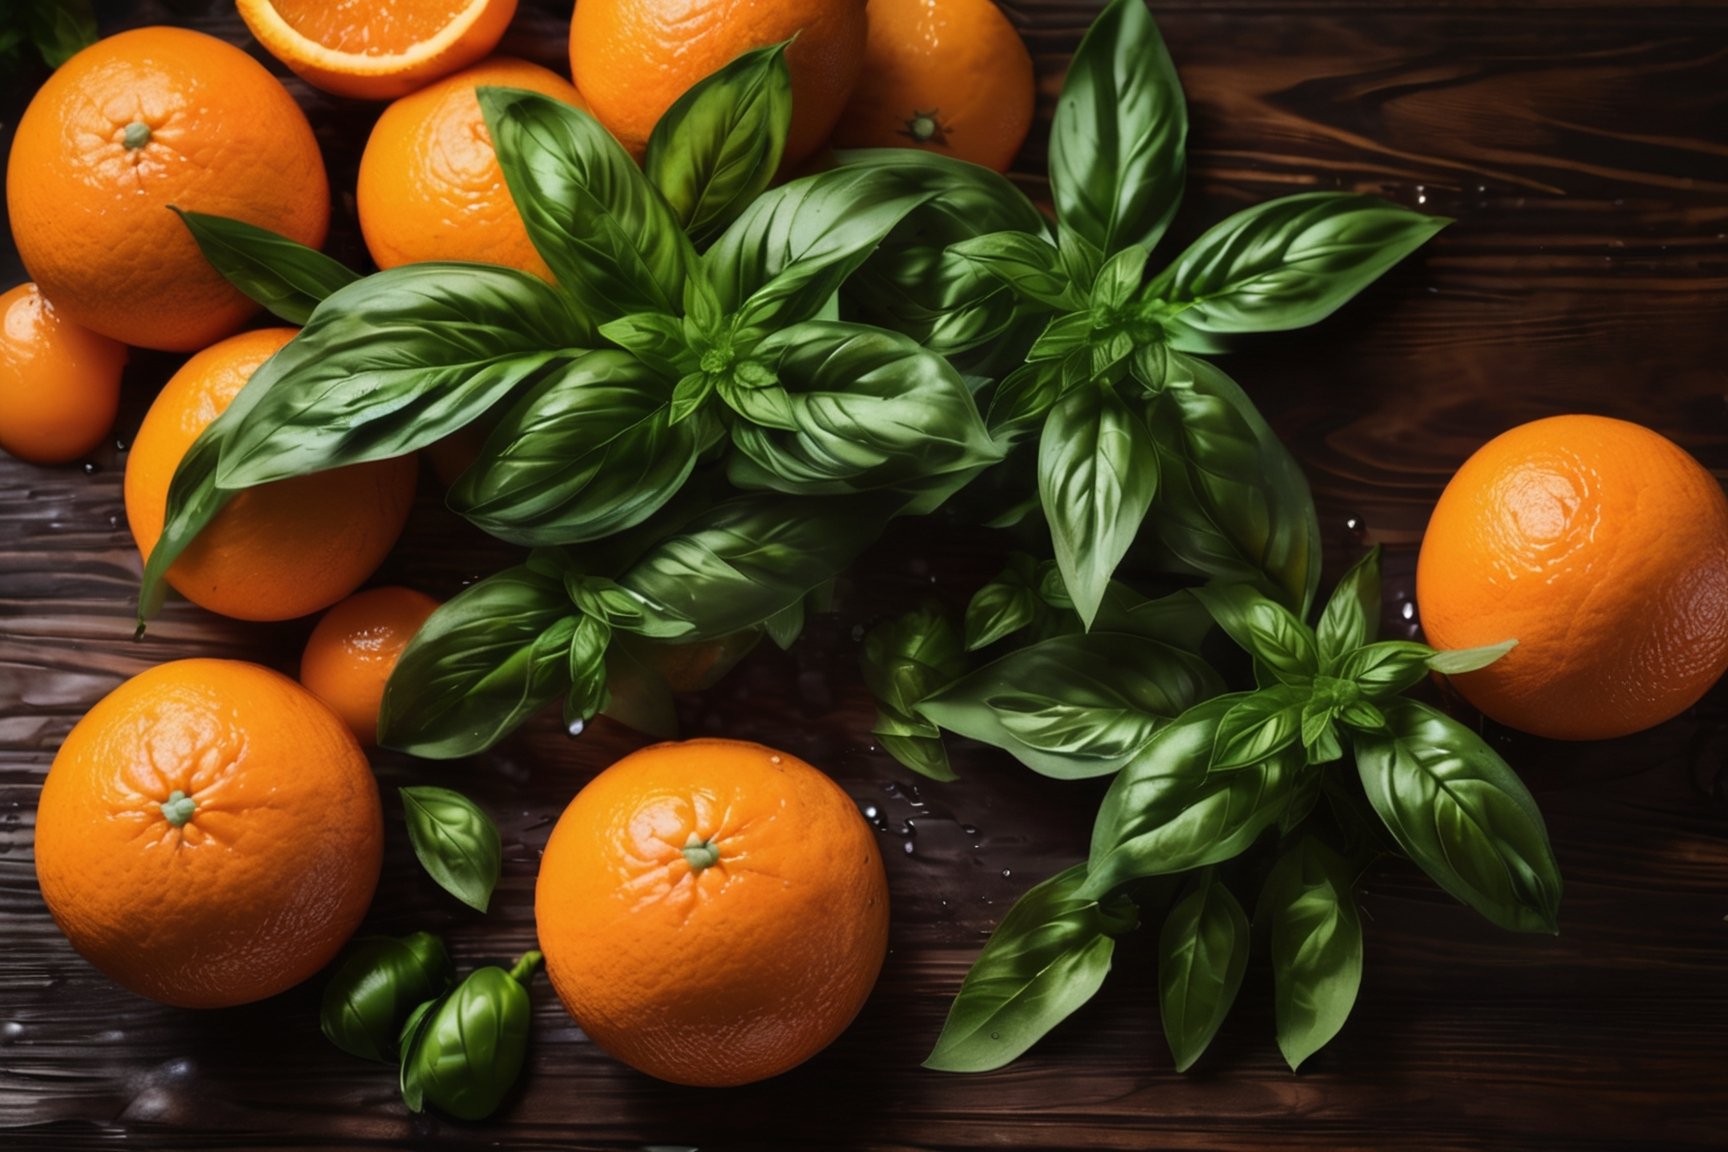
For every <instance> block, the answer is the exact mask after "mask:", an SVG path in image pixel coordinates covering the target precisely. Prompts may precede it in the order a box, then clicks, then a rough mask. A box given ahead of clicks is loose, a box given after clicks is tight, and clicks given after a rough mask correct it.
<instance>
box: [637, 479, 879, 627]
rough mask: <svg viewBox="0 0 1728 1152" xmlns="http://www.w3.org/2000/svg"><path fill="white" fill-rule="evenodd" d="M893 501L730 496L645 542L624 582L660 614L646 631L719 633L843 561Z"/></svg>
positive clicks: (790, 598)
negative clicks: (661, 536) (676, 529)
mask: <svg viewBox="0 0 1728 1152" xmlns="http://www.w3.org/2000/svg"><path fill="white" fill-rule="evenodd" d="M895 507H896V504H895V503H893V502H886V503H885V502H883V501H881V500H877V499H872V498H869V497H852V498H827V499H822V500H800V499H797V498H794V497H787V496H747V497H743V498H741V499H735V500H729V501H726V502H725V503H722V504H719V505H716V506H715V507H714V508H713V509H711V510H710V511H708V512H707V513H705V514H704V515H701V516H698V517H696V518H695V519H694V520H692V521H691V522H690V523H689V524H688V525H686V526H685V527H684V528H683V529H682V530H680V531H679V532H677V533H675V534H674V535H672V536H670V537H668V538H666V539H665V540H663V541H661V542H660V543H659V544H657V545H655V546H654V547H653V548H651V549H649V550H648V551H647V552H646V553H645V554H644V555H643V556H642V557H641V559H639V560H638V561H637V562H636V563H635V564H634V565H633V566H632V567H631V568H630V569H629V570H628V571H627V572H625V573H624V574H623V575H622V576H620V577H619V578H618V583H619V585H620V586H622V587H623V588H625V589H626V590H627V591H630V592H632V593H634V594H636V595H637V596H640V597H641V598H642V599H644V600H645V601H647V602H648V604H649V605H650V606H651V607H652V608H653V609H654V611H655V612H656V613H657V614H658V618H659V619H660V620H662V621H664V623H663V624H662V625H659V626H657V627H656V628H655V629H654V630H653V631H650V632H646V633H644V634H645V635H650V636H655V637H658V638H662V639H674V638H676V639H683V640H690V641H696V640H716V639H719V638H720V637H722V636H726V635H729V634H730V633H733V632H737V631H740V630H742V629H745V628H752V627H754V626H756V625H757V624H760V623H762V622H763V621H764V620H766V619H768V618H769V617H770V616H773V615H774V614H775V613H776V612H779V611H782V610H783V609H785V608H786V607H788V606H789V605H792V604H795V603H797V602H798V601H800V600H802V599H803V598H804V597H805V595H807V594H808V593H809V592H810V590H811V589H813V588H816V587H817V586H819V585H821V584H823V583H824V582H826V581H827V580H829V579H830V578H831V577H833V576H834V575H835V574H837V573H839V572H840V571H842V570H843V569H845V568H846V567H847V566H848V565H849V564H851V563H852V561H853V560H855V559H856V558H857V557H858V555H859V553H861V552H863V551H864V549H865V548H867V547H869V545H870V544H871V543H872V542H873V541H874V540H875V539H876V537H877V536H879V535H880V534H881V532H882V528H883V526H884V525H885V524H887V522H888V518H889V516H890V515H891V514H892V513H893V511H894V510H895Z"/></svg>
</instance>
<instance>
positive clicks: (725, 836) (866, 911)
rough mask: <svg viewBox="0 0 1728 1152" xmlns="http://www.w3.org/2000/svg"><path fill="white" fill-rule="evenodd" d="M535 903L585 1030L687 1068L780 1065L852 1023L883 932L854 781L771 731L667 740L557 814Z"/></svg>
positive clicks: (881, 890)
mask: <svg viewBox="0 0 1728 1152" xmlns="http://www.w3.org/2000/svg"><path fill="white" fill-rule="evenodd" d="M535 918H536V922H537V925H538V931H539V936H540V947H541V950H542V951H543V952H544V953H545V954H546V964H547V972H548V974H549V975H550V977H551V980H552V985H553V987H554V988H555V989H556V990H557V992H558V995H559V997H560V999H562V1000H563V1002H564V1005H565V1007H567V1008H568V1009H569V1010H570V1011H571V1013H572V1014H573V1015H574V1016H575V1017H576V1019H577V1021H578V1022H579V1023H580V1024H581V1025H582V1027H583V1029H584V1030H585V1031H586V1032H587V1033H588V1035H589V1036H590V1037H591V1038H592V1039H593V1040H594V1041H595V1043H597V1044H599V1045H600V1046H601V1047H602V1048H604V1049H605V1050H606V1051H608V1052H610V1053H611V1054H612V1055H614V1056H616V1057H618V1058H619V1059H621V1060H623V1061H625V1062H626V1063H628V1064H630V1065H632V1066H634V1067H636V1068H638V1069H641V1070H642V1071H645V1072H648V1073H649V1074H651V1075H654V1076H658V1077H660V1078H662V1079H665V1080H671V1081H673V1082H675V1083H680V1084H697V1085H725V1084H744V1083H749V1082H751V1081H754V1080H760V1079H763V1078H765V1077H768V1076H773V1075H777V1074H778V1073H781V1072H784V1071H786V1070H787V1069H789V1068H791V1067H793V1066H795V1065H797V1064H799V1063H801V1062H802V1061H804V1060H806V1059H808V1058H809V1057H810V1056H812V1055H814V1054H815V1053H816V1052H818V1051H820V1050H821V1049H822V1048H823V1047H825V1046H826V1045H827V1044H828V1043H830V1042H831V1041H832V1040H833V1039H834V1038H835V1037H836V1036H838V1035H839V1034H840V1032H841V1031H842V1030H844V1029H845V1027H846V1025H847V1024H849V1023H850V1022H851V1020H852V1019H853V1017H854V1016H855V1015H856V1014H857V1012H858V1010H859V1008H860V1007H861V1006H862V1005H863V1003H864V1000H865V998H866V997H867V996H868V995H869V992H870V989H871V987H872V986H873V985H874V983H875V980H876V975H877V972H878V971H879V970H880V968H881V965H882V960H883V957H884V955H885V952H886V948H887V930H888V891H887V882H886V878H885V874H884V872H883V868H882V859H881V856H880V854H879V852H878V851H877V848H876V843H875V840H874V837H873V834H872V832H871V830H870V828H869V826H868V825H867V824H866V823H865V821H864V820H863V818H862V817H861V816H860V815H859V813H858V810H857V807H856V806H855V805H854V804H853V802H852V801H851V799H850V798H848V797H847V795H846V794H845V792H844V791H842V790H841V789H840V787H839V786H838V785H836V784H835V783H834V782H833V781H831V780H829V779H828V778H827V777H826V776H824V775H823V774H822V773H820V772H818V771H817V770H815V769H814V768H811V767H810V766H809V765H808V764H805V763H804V762H803V761H801V760H799V759H797V758H796V757H793V756H790V755H787V754H785V753H781V752H775V751H774V750H772V749H769V748H764V747H763V746H761V745H759V744H750V743H745V742H741V741H733V740H691V741H687V742H684V743H679V744H658V745H655V746H653V747H650V748H645V749H643V750H641V751H639V752H636V753H633V754H632V755H630V756H627V757H625V758H624V759H623V760H620V761H619V762H618V763H617V764H615V765H613V766H612V767H611V768H609V769H607V770H606V771H605V772H603V773H601V774H600V775H599V776H597V777H595V778H594V780H592V781H591V782H590V783H589V784H588V786H587V787H585V788H584V789H583V790H582V791H581V793H580V794H579V795H578V796H577V797H576V799H575V800H574V801H572V802H571V804H570V807H569V808H568V809H566V811H565V813H564V815H563V817H562V818H561V819H560V820H559V822H558V825H557V826H556V827H555V828H554V829H553V832H552V837H551V840H550V841H549V842H548V844H547V846H546V851H545V854H544V856H543V858H542V861H541V869H540V878H539V881H538V885H537V887H536V892H535Z"/></svg>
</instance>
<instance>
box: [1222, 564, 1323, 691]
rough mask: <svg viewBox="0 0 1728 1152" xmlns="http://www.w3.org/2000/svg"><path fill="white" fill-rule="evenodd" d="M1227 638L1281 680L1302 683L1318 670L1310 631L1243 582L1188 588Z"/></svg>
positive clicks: (1312, 636) (1283, 609) (1289, 682)
mask: <svg viewBox="0 0 1728 1152" xmlns="http://www.w3.org/2000/svg"><path fill="white" fill-rule="evenodd" d="M1190 591H1191V593H1192V595H1194V596H1195V597H1196V598H1198V599H1199V601H1200V603H1202V604H1204V605H1205V606H1206V610H1207V611H1208V612H1210V613H1211V614H1212V619H1214V620H1216V621H1217V622H1218V626H1219V627H1220V628H1222V629H1224V631H1225V633H1226V634H1227V635H1228V636H1229V637H1230V639H1232V640H1234V641H1236V643H1237V645H1238V646H1239V647H1241V648H1242V650H1243V651H1245V652H1247V653H1248V654H1249V655H1250V656H1253V657H1254V659H1255V660H1256V661H1258V662H1259V663H1260V664H1262V665H1264V666H1265V667H1266V668H1267V669H1268V670H1269V671H1270V672H1271V673H1272V674H1273V675H1274V676H1276V677H1277V678H1278V679H1279V680H1280V681H1281V682H1282V683H1285V684H1295V685H1306V684H1308V683H1309V682H1310V681H1312V680H1313V679H1314V677H1315V675H1317V674H1318V673H1319V671H1320V667H1319V664H1320V661H1319V657H1318V655H1317V654H1316V652H1315V647H1314V634H1313V633H1312V632H1311V631H1309V630H1308V626H1307V625H1306V624H1304V623H1302V621H1301V620H1299V619H1297V618H1296V616H1295V614H1294V613H1292V612H1291V611H1290V609H1288V608H1286V607H1284V605H1282V604H1280V603H1278V602H1277V601H1276V600H1269V599H1267V598H1266V597H1265V596H1262V595H1261V594H1260V593H1259V592H1256V591H1255V590H1254V589H1253V588H1250V587H1249V586H1248V585H1246V584H1209V585H1207V586H1206V587H1204V588H1194V589H1191V590H1190Z"/></svg>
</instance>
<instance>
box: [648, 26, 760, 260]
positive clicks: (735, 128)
mask: <svg viewBox="0 0 1728 1152" xmlns="http://www.w3.org/2000/svg"><path fill="white" fill-rule="evenodd" d="M791 122H792V77H791V73H789V72H788V71H787V69H786V45H785V44H775V45H772V46H770V47H767V48H756V49H753V50H751V51H749V52H745V53H744V54H743V55H741V56H739V57H738V58H737V59H735V60H733V61H732V62H731V63H730V64H728V65H726V66H725V67H724V68H721V69H720V70H719V71H718V72H715V73H714V74H713V75H711V76H708V77H706V78H705V79H703V80H701V81H699V82H698V83H697V84H696V85H695V86H694V87H693V88H691V89H690V90H689V91H688V92H685V93H684V95H682V96H680V97H679V98H678V99H677V100H676V101H675V102H674V103H673V105H672V107H670V108H668V109H667V110H666V113H665V115H663V116H661V117H660V121H659V123H657V124H655V125H654V131H653V132H652V133H651V134H650V135H649V137H648V154H647V156H646V158H645V159H644V161H643V168H644V170H645V171H646V172H647V174H648V179H649V180H650V181H652V182H653V184H654V187H656V188H658V189H659V190H660V194H661V195H662V196H664V197H665V198H666V202H667V204H668V205H670V206H671V208H672V211H673V213H674V214H675V215H676V216H677V217H678V219H679V220H680V221H682V222H683V225H684V230H685V232H687V233H689V235H690V238H691V240H692V241H694V242H695V243H696V244H697V245H699V246H700V245H703V244H706V243H707V242H708V241H709V240H712V239H713V238H714V237H715V236H717V235H719V233H720V230H721V229H723V228H725V227H726V225H728V224H730V223H731V222H732V221H733V220H735V219H737V217H738V215H739V214H740V213H741V212H743V211H744V209H745V207H746V206H747V205H749V203H750V202H751V201H752V200H754V199H756V197H757V196H758V195H759V194H760V193H761V192H762V190H763V189H765V188H767V187H768V182H769V181H770V180H772V179H773V178H774V173H775V172H776V171H777V170H778V169H779V167H780V157H781V154H782V153H784V152H785V150H786V129H787V127H788V126H789V125H790V124H791Z"/></svg>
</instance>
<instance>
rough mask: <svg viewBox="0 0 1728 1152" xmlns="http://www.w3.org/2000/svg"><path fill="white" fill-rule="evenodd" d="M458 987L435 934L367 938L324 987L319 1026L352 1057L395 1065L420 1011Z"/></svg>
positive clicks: (452, 967) (350, 951) (347, 954)
mask: <svg viewBox="0 0 1728 1152" xmlns="http://www.w3.org/2000/svg"><path fill="white" fill-rule="evenodd" d="M455 983H456V966H455V965H454V964H453V963H451V961H450V952H449V950H448V949H446V948H445V947H444V941H443V940H441V939H440V938H439V937H437V936H434V935H433V934H432V933H430V932H415V933H413V934H412V935H409V936H403V937H400V938H398V937H392V936H371V937H363V938H361V939H359V940H356V941H355V942H354V945H353V947H351V948H349V949H348V950H347V951H346V952H345V953H344V954H343V956H342V962H341V963H340V964H338V965H337V966H336V971H335V974H334V975H332V976H331V977H330V982H329V983H328V984H326V985H325V986H324V997H323V1000H322V1002H321V1008H320V1011H319V1018H318V1019H319V1026H320V1028H321V1029H322V1031H323V1033H324V1035H325V1037H326V1038H327V1039H328V1040H329V1041H330V1043H332V1044H334V1045H336V1047H338V1048H340V1049H342V1051H344V1052H346V1053H348V1054H349V1055H350V1056H358V1057H360V1058H361V1059H362V1060H377V1061H380V1062H382V1063H385V1064H392V1063H395V1061H396V1058H397V1049H396V1045H397V1042H398V1040H399V1038H400V1036H401V1033H402V1025H403V1022H404V1021H405V1020H406V1019H407V1018H408V1015H409V1013H410V1012H412V1011H413V1009H414V1007H415V1005H417V1004H421V1003H424V1002H425V1001H427V1000H431V999H434V998H435V997H438V996H442V995H443V994H444V993H445V992H447V991H449V990H450V987H451V985H453V984H455Z"/></svg>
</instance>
